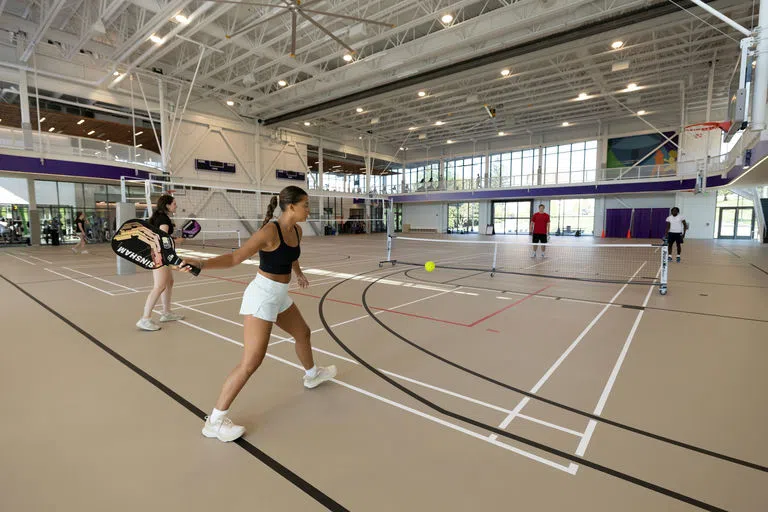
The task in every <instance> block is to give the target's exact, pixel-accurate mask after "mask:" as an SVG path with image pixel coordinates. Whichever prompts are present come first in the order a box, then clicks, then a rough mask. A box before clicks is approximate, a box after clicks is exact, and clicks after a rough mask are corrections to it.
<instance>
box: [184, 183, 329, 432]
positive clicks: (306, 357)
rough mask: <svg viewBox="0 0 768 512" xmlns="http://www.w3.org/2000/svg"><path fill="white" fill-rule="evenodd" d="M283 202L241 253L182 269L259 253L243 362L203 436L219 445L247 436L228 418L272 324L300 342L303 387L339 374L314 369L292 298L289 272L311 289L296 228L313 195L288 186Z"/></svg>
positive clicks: (248, 299)
mask: <svg viewBox="0 0 768 512" xmlns="http://www.w3.org/2000/svg"><path fill="white" fill-rule="evenodd" d="M279 198H280V210H281V211H282V214H281V215H280V218H279V219H278V220H276V221H273V222H270V220H271V219H272V216H273V214H274V211H275V207H276V206H277V202H278V197H277V196H275V197H273V198H272V200H271V201H270V203H269V207H268V208H267V216H266V218H265V219H264V224H263V226H262V227H261V229H260V230H259V231H258V232H256V233H255V234H254V235H253V236H252V237H251V238H250V239H249V240H248V241H247V242H246V243H245V244H244V245H243V246H242V247H241V248H240V249H238V250H236V251H234V252H233V253H230V254H223V255H221V256H217V257H216V258H213V259H210V260H205V261H196V260H192V259H187V260H185V261H184V263H182V265H181V267H182V268H184V265H185V264H191V265H195V266H198V267H201V268H203V269H206V270H211V269H224V268H231V267H233V266H235V265H237V264H239V263H241V262H243V261H245V260H246V259H248V258H250V257H251V256H253V255H254V254H256V253H257V252H258V253H259V271H258V273H257V274H256V278H255V279H254V280H253V281H252V282H251V284H249V285H248V288H246V289H245V293H244V294H243V302H242V305H241V306H240V314H241V315H244V316H245V323H244V326H245V344H244V351H243V358H242V359H241V361H240V363H239V364H238V365H237V366H236V367H235V368H234V369H233V370H232V371H231V372H230V373H229V376H228V377H227V380H226V381H224V386H223V388H222V390H221V394H220V395H219V399H218V401H217V402H216V407H215V408H214V409H213V412H211V415H210V416H208V417H207V418H206V421H205V426H204V427H203V435H204V436H206V437H215V438H217V439H219V440H220V441H225V442H226V441H234V440H235V439H237V438H238V437H240V436H242V435H243V434H244V433H245V427H242V426H240V425H235V424H233V423H232V421H231V420H230V419H229V418H228V417H227V414H228V413H229V407H230V405H231V404H232V402H233V401H234V399H235V397H236V396H237V394H238V393H239V392H240V390H241V389H243V386H245V383H246V382H247V381H248V378H249V377H250V376H251V375H252V374H253V372H255V371H256V369H257V368H258V367H259V365H261V362H262V361H263V360H264V356H265V355H266V353H267V345H269V336H270V334H271V332H272V325H273V324H277V326H278V327H280V328H281V329H282V330H284V331H286V332H287V333H289V334H290V335H291V336H292V337H293V339H294V340H295V341H296V355H297V356H298V358H299V361H300V362H301V364H302V366H304V369H305V371H306V373H305V375H304V387H307V388H314V387H317V386H318V385H319V384H321V383H323V382H325V381H327V380H331V379H333V378H334V377H335V376H336V367H335V366H327V367H318V366H316V365H315V361H314V358H313V357H312V345H311V344H310V341H309V338H310V330H309V326H307V322H305V321H304V318H303V317H302V316H301V313H300V312H299V309H298V308H297V307H296V305H295V304H294V303H293V301H292V300H291V298H290V297H289V296H288V284H289V283H290V281H291V272H293V273H295V274H296V280H297V281H298V283H299V286H300V287H302V288H306V287H307V286H309V281H307V278H306V277H305V276H304V273H303V272H302V271H301V267H299V255H300V254H301V248H300V242H301V228H300V227H299V226H298V225H297V223H299V222H303V221H305V220H307V217H309V196H308V195H307V193H306V192H304V190H302V189H301V188H299V187H294V186H290V187H286V188H284V189H283V190H282V191H281V192H280V196H279Z"/></svg>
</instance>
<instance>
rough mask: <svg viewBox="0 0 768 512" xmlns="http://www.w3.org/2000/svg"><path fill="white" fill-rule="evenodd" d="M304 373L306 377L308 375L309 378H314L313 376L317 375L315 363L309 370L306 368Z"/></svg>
mask: <svg viewBox="0 0 768 512" xmlns="http://www.w3.org/2000/svg"><path fill="white" fill-rule="evenodd" d="M306 374H307V377H309V378H310V379H314V378H315V377H317V365H315V366H313V367H312V368H310V369H309V370H306Z"/></svg>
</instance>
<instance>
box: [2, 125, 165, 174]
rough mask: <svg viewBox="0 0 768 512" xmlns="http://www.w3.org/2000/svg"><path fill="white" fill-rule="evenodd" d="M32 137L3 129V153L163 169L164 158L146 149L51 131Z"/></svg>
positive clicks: (20, 131)
mask: <svg viewBox="0 0 768 512" xmlns="http://www.w3.org/2000/svg"><path fill="white" fill-rule="evenodd" d="M29 135H31V138H30V139H29V140H28V141H25V140H24V132H23V131H22V130H20V129H18V128H0V150H3V149H10V150H14V151H27V152H29V153H30V156H42V157H43V158H45V157H48V158H52V159H67V158H68V157H78V158H86V159H89V160H97V161H98V163H102V164H110V163H113V164H114V163H119V164H123V165H125V164H127V165H128V166H141V167H145V168H146V167H148V168H150V169H151V170H161V169H162V160H161V158H160V155H159V154H157V153H155V152H153V151H148V150H146V149H143V148H135V147H133V146H126V145H125V144H118V143H116V142H105V141H100V140H95V139H89V138H87V137H75V136H72V135H59V134H55V133H47V132H43V133H38V132H36V131H32V132H30V133H29ZM32 154H34V155H32Z"/></svg>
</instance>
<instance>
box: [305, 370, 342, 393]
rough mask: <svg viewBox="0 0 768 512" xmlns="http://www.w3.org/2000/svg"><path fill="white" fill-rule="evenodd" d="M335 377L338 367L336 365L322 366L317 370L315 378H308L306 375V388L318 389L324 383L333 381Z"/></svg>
mask: <svg viewBox="0 0 768 512" xmlns="http://www.w3.org/2000/svg"><path fill="white" fill-rule="evenodd" d="M335 376H336V367H335V366H334V365H331V366H321V367H319V368H318V369H317V374H315V376H314V377H308V376H307V375H306V374H304V387H305V388H308V389H312V388H316V387H317V386H319V385H320V384H322V383H323V382H325V381H327V380H331V379H332V378H334V377H335Z"/></svg>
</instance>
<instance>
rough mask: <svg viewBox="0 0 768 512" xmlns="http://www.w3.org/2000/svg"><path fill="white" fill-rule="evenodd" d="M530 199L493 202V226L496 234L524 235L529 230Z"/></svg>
mask: <svg viewBox="0 0 768 512" xmlns="http://www.w3.org/2000/svg"><path fill="white" fill-rule="evenodd" d="M531 205H532V202H531V201H497V202H494V203H493V226H494V231H495V233H496V234H497V235H502V234H508V235H524V234H528V233H529V232H530V227H531Z"/></svg>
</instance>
